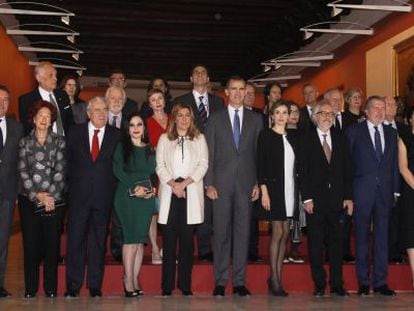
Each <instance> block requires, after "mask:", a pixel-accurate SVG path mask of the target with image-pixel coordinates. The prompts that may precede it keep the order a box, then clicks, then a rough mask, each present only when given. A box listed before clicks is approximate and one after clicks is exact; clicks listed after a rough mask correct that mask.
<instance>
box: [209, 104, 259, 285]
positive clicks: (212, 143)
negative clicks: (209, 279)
mask: <svg viewBox="0 0 414 311" xmlns="http://www.w3.org/2000/svg"><path fill="white" fill-rule="evenodd" d="M262 128H263V122H262V119H261V117H260V116H259V115H258V114H256V113H254V112H252V111H249V110H247V109H244V110H243V119H242V125H241V137H240V146H239V149H237V148H236V145H235V143H234V139H233V130H232V126H231V121H230V117H229V112H228V109H223V110H220V111H218V112H216V113H215V114H213V115H212V116H211V117H210V118H209V120H208V122H207V126H206V132H205V135H206V139H207V144H208V147H209V167H208V171H207V174H206V176H205V179H204V182H205V186H214V187H215V188H216V189H217V192H218V199H216V200H214V201H213V226H214V241H215V243H214V251H215V253H214V278H215V283H216V286H218V285H219V286H225V285H227V283H228V280H229V267H228V265H229V262H230V255H231V246H232V243H233V286H244V285H245V280H246V266H247V253H248V245H249V231H250V230H249V228H250V219H251V208H252V202H251V195H252V190H253V187H254V185H255V184H256V183H257V182H256V153H257V139H258V136H259V132H260V131H261V130H262ZM231 230H232V231H231Z"/></svg>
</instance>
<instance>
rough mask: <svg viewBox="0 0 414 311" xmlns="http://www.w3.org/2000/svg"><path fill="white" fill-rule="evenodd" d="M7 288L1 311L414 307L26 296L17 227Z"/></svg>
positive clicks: (332, 301) (309, 300)
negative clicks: (27, 297) (9, 293)
mask: <svg viewBox="0 0 414 311" xmlns="http://www.w3.org/2000/svg"><path fill="white" fill-rule="evenodd" d="M5 285H6V288H7V289H8V290H9V291H11V292H12V293H13V296H12V297H10V298H5V299H0V310H1V311H9V310H45V311H47V310H57V311H65V310H77V311H81V310H82V311H83V310H92V311H95V310H97V311H98V310H108V311H109V310H111V311H112V310H123V311H129V310H134V311H135V310H145V311H150V310H180V311H186V310H217V311H220V310H223V311H224V310H255V311H264V310H301V311H305V310H347V311H348V310H349V311H351V310H364V311H370V310H413V306H414V294H413V293H411V292H405V293H398V296H396V297H381V296H374V295H371V296H369V297H365V298H360V297H358V296H357V295H355V293H353V294H352V295H351V296H350V297H346V298H341V297H324V298H315V297H313V296H312V295H311V294H310V293H290V295H289V297H287V298H279V297H270V296H267V295H253V296H251V297H248V298H244V297H238V296H232V295H227V296H226V297H223V298H215V297H212V296H211V295H210V294H206V293H203V294H197V293H196V294H195V295H194V296H193V297H182V296H180V295H176V296H172V297H169V298H164V297H162V296H159V295H145V296H143V297H141V298H138V299H125V298H123V297H121V296H119V295H117V296H111V295H105V293H104V297H103V298H89V297H87V296H81V297H80V298H79V299H76V300H67V299H65V298H64V297H58V298H56V299H48V298H45V297H42V296H39V297H37V298H35V299H30V300H27V299H24V298H23V292H24V284H23V250H22V244H21V234H20V233H19V230H18V228H16V230H14V234H13V235H12V237H11V241H10V248H9V263H8V270H7V276H6V284H5Z"/></svg>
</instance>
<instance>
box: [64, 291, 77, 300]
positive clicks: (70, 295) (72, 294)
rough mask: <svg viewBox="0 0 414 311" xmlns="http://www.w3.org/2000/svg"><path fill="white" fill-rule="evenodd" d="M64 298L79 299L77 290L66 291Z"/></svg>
mask: <svg viewBox="0 0 414 311" xmlns="http://www.w3.org/2000/svg"><path fill="white" fill-rule="evenodd" d="M65 297H66V298H78V297H79V291H78V290H71V289H68V290H67V291H66V292H65Z"/></svg>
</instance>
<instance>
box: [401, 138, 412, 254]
mask: <svg viewBox="0 0 414 311" xmlns="http://www.w3.org/2000/svg"><path fill="white" fill-rule="evenodd" d="M401 139H402V140H403V142H404V144H405V147H406V149H407V162H408V169H409V170H410V171H411V173H413V174H414V134H413V133H411V132H410V133H407V134H405V135H403V136H401ZM400 204H401V205H400V209H401V210H400V211H401V218H400V219H401V226H400V230H401V231H400V239H401V244H402V246H403V248H405V249H407V248H414V190H413V189H412V188H411V187H410V186H409V185H408V184H407V183H406V182H405V181H404V180H403V182H402V187H401V202H400Z"/></svg>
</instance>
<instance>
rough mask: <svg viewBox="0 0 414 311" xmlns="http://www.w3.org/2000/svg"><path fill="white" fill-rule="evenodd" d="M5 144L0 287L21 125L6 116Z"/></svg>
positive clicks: (0, 158)
mask: <svg viewBox="0 0 414 311" xmlns="http://www.w3.org/2000/svg"><path fill="white" fill-rule="evenodd" d="M5 120H6V129H7V134H6V144H5V145H4V148H3V150H2V151H1V152H0V287H2V286H3V285H4V275H5V271H6V264H7V247H8V244H9V236H10V229H11V224H12V219H13V208H14V203H15V201H16V195H17V182H18V174H17V160H18V149H19V140H20V138H21V137H22V135H23V127H22V125H21V124H20V123H18V122H16V121H15V120H13V119H10V118H6V119H5Z"/></svg>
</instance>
